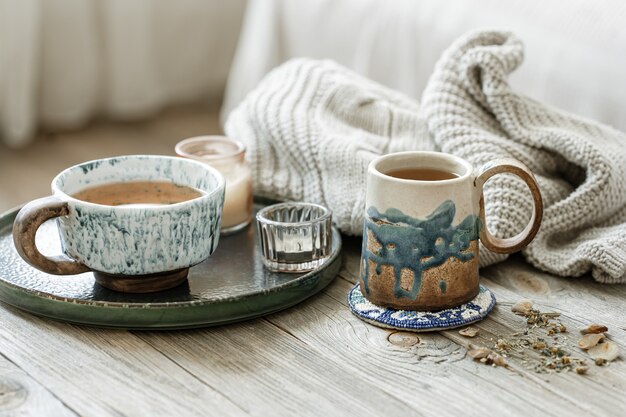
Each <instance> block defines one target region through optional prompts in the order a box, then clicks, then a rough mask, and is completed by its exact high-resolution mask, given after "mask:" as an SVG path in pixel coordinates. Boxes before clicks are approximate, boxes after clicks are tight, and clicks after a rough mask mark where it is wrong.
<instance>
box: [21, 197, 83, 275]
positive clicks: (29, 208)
mask: <svg viewBox="0 0 626 417" xmlns="http://www.w3.org/2000/svg"><path fill="white" fill-rule="evenodd" d="M68 214H69V206H68V205H67V202H65V201H63V200H61V199H59V198H57V197H54V196H50V197H43V198H39V199H37V200H33V201H31V202H30V203H28V204H26V205H25V206H24V207H22V209H21V210H20V212H19V213H18V214H17V217H16V218H15V221H14V223H13V243H15V249H17V253H19V254H20V256H21V257H22V258H24V260H25V261H26V262H28V263H29V264H30V265H32V266H34V267H35V268H37V269H39V270H41V271H43V272H47V273H49V274H54V275H74V274H82V273H83V272H88V271H89V270H90V269H89V268H88V267H87V266H86V265H83V264H81V263H80V262H77V261H74V260H71V259H68V258H66V257H64V256H45V255H43V254H42V253H41V252H39V249H37V245H36V244H35V236H36V234H37V229H39V226H41V225H42V224H43V223H44V222H45V221H46V220H49V219H52V218H54V217H59V216H67V215H68Z"/></svg>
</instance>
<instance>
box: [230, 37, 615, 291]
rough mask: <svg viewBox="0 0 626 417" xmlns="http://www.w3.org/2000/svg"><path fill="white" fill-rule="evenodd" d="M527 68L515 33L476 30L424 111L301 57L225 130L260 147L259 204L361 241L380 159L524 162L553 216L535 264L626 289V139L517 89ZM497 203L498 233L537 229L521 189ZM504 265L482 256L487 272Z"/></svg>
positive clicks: (501, 187) (448, 63)
mask: <svg viewBox="0 0 626 417" xmlns="http://www.w3.org/2000/svg"><path fill="white" fill-rule="evenodd" d="M522 60H523V45H522V43H521V41H520V40H519V39H518V38H516V37H515V36H514V35H513V34H511V33H507V32H497V31H490V32H485V31H483V32H473V33H470V34H468V35H466V36H464V37H462V38H461V39H459V40H458V41H457V42H456V43H454V44H453V45H452V46H451V47H450V48H449V49H448V50H447V51H446V52H445V53H444V54H443V56H442V58H441V59H440V61H439V63H438V64H437V66H436V68H435V71H434V74H433V75H432V77H431V79H430V81H429V83H428V86H427V88H426V90H425V92H424V95H423V97H422V104H421V106H419V104H418V103H417V102H415V101H413V100H411V99H409V98H407V97H405V96H403V95H401V94H399V93H396V92H394V91H391V90H389V89H387V88H385V87H383V86H381V85H378V84H376V83H374V82H372V81H369V80H367V79H364V78H362V77H360V76H358V75H356V74H354V73H353V72H351V71H349V70H347V69H345V68H343V67H341V66H339V65H337V64H334V63H332V62H329V61H314V60H307V59H297V60H293V61H290V62H288V63H286V64H284V65H282V66H280V67H278V68H276V69H275V70H274V71H272V72H271V73H270V74H269V75H268V76H267V77H266V78H265V79H264V80H263V81H262V82H261V83H260V85H259V86H258V87H257V88H256V89H255V90H254V91H253V92H251V93H250V94H249V95H248V96H247V98H246V99H245V100H244V101H243V102H242V103H241V104H240V105H239V106H238V107H237V108H236V109H235V110H234V111H233V112H232V113H231V115H230V116H229V118H228V120H227V123H226V127H225V129H226V133H227V134H228V135H229V136H232V137H234V138H238V139H240V140H242V141H244V142H245V143H246V145H247V146H248V158H249V161H250V163H251V164H252V168H253V173H254V185H255V192H256V193H257V194H259V195H262V196H267V197H272V198H276V199H281V200H306V201H312V202H317V203H321V204H324V205H326V206H328V207H330V208H331V209H332V210H333V212H334V219H335V222H336V224H337V225H338V227H339V228H340V229H341V230H342V231H343V232H345V233H349V234H360V233H361V229H362V221H363V213H364V208H365V207H364V205H365V201H364V199H365V181H366V180H365V178H366V177H365V173H366V168H367V165H368V163H369V162H370V161H371V160H372V159H373V158H375V157H376V156H378V155H381V154H384V153H389V152H396V151H403V150H432V149H436V150H441V151H443V152H448V153H452V154H455V155H458V156H460V157H463V158H465V159H467V160H469V161H471V162H472V163H473V164H474V165H475V166H476V167H478V166H480V165H481V164H483V163H485V162H487V161H490V160H492V159H495V158H500V157H513V158H516V159H519V160H520V161H522V162H524V163H525V164H526V165H528V166H529V167H530V168H531V169H532V170H533V171H534V172H535V174H536V176H537V179H538V181H539V185H540V187H541V192H542V195H543V199H544V205H545V212H544V220H543V224H542V226H541V228H540V230H539V233H538V234H537V237H536V238H535V240H534V241H533V242H532V243H531V244H530V245H529V246H528V247H527V248H526V249H525V250H524V251H523V253H524V255H525V256H526V259H527V260H528V261H529V262H531V263H532V264H533V265H535V266H536V267H538V268H541V269H543V270H546V271H549V272H552V273H555V274H558V275H563V276H578V275H582V274H584V273H587V272H589V271H591V272H592V274H593V277H594V278H595V279H596V280H598V281H600V282H606V283H619V282H626V135H625V134H624V133H621V132H618V131H616V130H614V129H611V128H610V127H607V126H602V125H600V124H598V123H595V122H593V121H590V120H585V119H583V118H581V117H578V116H574V115H571V114H567V113H565V112H562V111H559V110H557V109H554V108H551V107H549V106H546V105H544V104H541V103H538V102H536V101H533V100H532V99H530V98H528V97H525V96H523V95H522V94H519V93H517V92H515V91H512V90H511V88H510V86H509V84H508V82H507V77H508V75H509V74H510V73H511V72H512V71H513V70H515V69H516V68H517V67H518V66H519V65H520V64H521V63H522ZM581 82H584V80H581ZM485 199H486V211H487V221H488V225H487V226H488V227H489V229H490V230H491V231H492V232H494V234H496V235H497V236H499V237H509V236H512V235H514V234H515V233H517V232H518V231H520V230H522V228H523V227H524V226H525V225H526V223H527V221H528V218H529V216H530V213H531V208H532V200H531V197H530V193H529V192H528V190H527V189H526V188H525V185H524V184H523V183H522V182H520V181H519V180H517V179H516V178H513V177H507V176H502V175H501V176H498V177H496V178H494V179H493V180H491V181H489V182H488V183H487V184H486V186H485ZM504 258H505V256H503V255H497V254H494V253H491V252H488V251H487V250H486V249H485V248H481V265H483V266H484V265H487V264H491V263H494V262H496V261H498V260H502V259H504Z"/></svg>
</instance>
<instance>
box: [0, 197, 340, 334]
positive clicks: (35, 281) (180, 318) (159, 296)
mask: <svg viewBox="0 0 626 417" xmlns="http://www.w3.org/2000/svg"><path fill="white" fill-rule="evenodd" d="M260 207H261V206H260V205H257V206H256V207H255V208H256V209H258V208H260ZM17 211H18V210H17V209H15V210H11V211H9V212H6V213H4V214H2V215H0V300H1V301H4V302H5V303H7V304H10V305H12V306H15V307H17V308H20V309H23V310H26V311H29V312H31V313H34V314H37V315H40V316H45V317H50V318H53V319H58V320H63V321H68V322H72V323H78V324H85V325H90V326H101V327H115V328H127V329H181V328H192V327H204V326H212V325H218V324H225V323H232V322H235V321H240V320H246V319H251V318H254V317H260V316H263V315H265V314H269V313H273V312H276V311H279V310H282V309H285V308H287V307H291V306H293V305H295V304H297V303H299V302H301V301H303V300H305V299H306V298H308V297H310V296H312V295H313V294H315V293H317V292H318V291H320V290H321V289H322V288H324V287H325V286H326V285H328V284H329V283H330V282H331V281H332V280H333V278H334V277H335V276H336V275H337V273H338V272H339V268H340V267H341V256H340V252H341V235H340V234H339V232H338V231H337V230H336V229H334V228H333V252H332V255H331V257H330V259H329V260H328V261H327V262H326V263H325V264H324V265H322V266H321V267H320V268H318V269H316V270H313V271H311V272H308V273H306V274H283V273H273V272H270V271H268V270H266V269H265V268H264V266H263V262H262V259H261V253H260V250H259V248H258V245H257V242H256V225H254V224H252V225H250V226H248V228H247V229H245V230H244V231H242V232H239V233H236V234H234V235H231V236H225V237H221V238H220V242H219V245H218V248H217V249H216V251H215V253H214V254H213V256H211V257H210V258H209V259H207V260H206V261H204V262H203V263H201V264H199V265H196V266H194V267H192V268H191V269H190V270H189V279H188V282H187V283H185V284H182V285H180V286H178V287H176V288H173V289H171V290H168V291H162V292H158V293H152V294H125V293H119V292H114V291H111V290H108V289H106V288H104V287H101V286H100V285H98V284H96V283H95V280H94V278H93V275H92V274H91V273H85V274H80V275H71V276H55V275H49V274H46V273H44V272H40V271H39V270H37V269H34V268H32V267H31V266H29V265H28V264H26V263H25V262H24V261H23V260H22V258H20V256H19V255H18V254H17V252H16V250H15V247H14V245H13V236H12V235H11V228H12V225H13V220H14V219H15V216H16V214H17ZM37 246H38V247H39V248H40V250H41V251H42V252H43V253H44V254H47V255H48V254H55V253H56V254H58V253H60V252H61V245H60V242H59V236H58V231H57V227H56V223H55V222H54V221H49V222H47V223H45V224H44V225H42V227H41V228H40V230H39V232H38V235H37Z"/></svg>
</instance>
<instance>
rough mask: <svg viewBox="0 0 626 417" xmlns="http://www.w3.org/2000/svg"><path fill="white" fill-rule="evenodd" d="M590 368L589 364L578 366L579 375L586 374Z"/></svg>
mask: <svg viewBox="0 0 626 417" xmlns="http://www.w3.org/2000/svg"><path fill="white" fill-rule="evenodd" d="M588 370H589V367H587V366H577V367H576V373H577V374H578V375H583V374H586V373H587V371H588Z"/></svg>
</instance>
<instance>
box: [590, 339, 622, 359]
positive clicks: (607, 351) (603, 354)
mask: <svg viewBox="0 0 626 417" xmlns="http://www.w3.org/2000/svg"><path fill="white" fill-rule="evenodd" d="M587 353H589V356H591V357H592V358H593V359H604V360H606V361H607V362H610V361H612V360H614V359H616V358H617V357H618V356H619V347H618V346H617V343H615V342H612V341H610V340H607V341H605V342H602V343H600V344H598V345H596V346H594V347H592V348H591V349H589V350H588V351H587Z"/></svg>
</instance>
